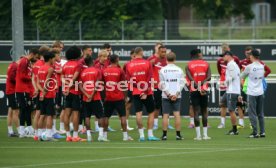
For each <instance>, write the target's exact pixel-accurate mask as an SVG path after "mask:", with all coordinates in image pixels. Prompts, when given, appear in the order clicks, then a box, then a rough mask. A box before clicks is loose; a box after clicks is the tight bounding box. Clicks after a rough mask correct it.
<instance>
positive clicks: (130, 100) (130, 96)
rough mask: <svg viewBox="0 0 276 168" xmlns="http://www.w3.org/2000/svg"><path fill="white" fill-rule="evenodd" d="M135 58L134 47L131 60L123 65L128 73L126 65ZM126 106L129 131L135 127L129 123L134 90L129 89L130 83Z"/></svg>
mask: <svg viewBox="0 0 276 168" xmlns="http://www.w3.org/2000/svg"><path fill="white" fill-rule="evenodd" d="M134 58H135V54H134V49H132V50H131V51H130V61H127V62H126V63H125V64H124V66H123V70H124V72H125V74H126V67H127V65H128V64H129V63H130V62H131V61H132V60H133V59H134ZM125 106H126V122H127V130H128V131H132V130H134V128H131V127H130V126H129V123H128V117H129V114H130V110H131V106H132V92H131V91H130V89H129V85H128V91H127V98H126V103H125Z"/></svg>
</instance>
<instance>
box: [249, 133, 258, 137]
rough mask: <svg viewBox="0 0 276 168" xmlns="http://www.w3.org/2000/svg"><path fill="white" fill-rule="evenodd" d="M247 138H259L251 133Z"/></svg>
mask: <svg viewBox="0 0 276 168" xmlns="http://www.w3.org/2000/svg"><path fill="white" fill-rule="evenodd" d="M248 138H259V135H258V134H254V133H252V134H250V135H249V136H248Z"/></svg>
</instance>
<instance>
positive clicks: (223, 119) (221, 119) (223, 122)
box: [220, 117, 225, 125]
mask: <svg viewBox="0 0 276 168" xmlns="http://www.w3.org/2000/svg"><path fill="white" fill-rule="evenodd" d="M220 123H221V124H223V125H225V117H220Z"/></svg>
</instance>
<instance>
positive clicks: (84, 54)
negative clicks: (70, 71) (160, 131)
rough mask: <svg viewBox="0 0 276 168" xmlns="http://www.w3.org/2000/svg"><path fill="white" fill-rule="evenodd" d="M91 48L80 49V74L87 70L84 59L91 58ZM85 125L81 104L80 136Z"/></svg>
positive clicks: (83, 131)
mask: <svg viewBox="0 0 276 168" xmlns="http://www.w3.org/2000/svg"><path fill="white" fill-rule="evenodd" d="M92 53H93V52H92V48H91V47H90V46H88V45H84V46H83V47H82V57H81V59H80V60H79V62H80V64H81V66H82V69H81V72H82V71H83V70H84V69H86V68H87V65H86V64H85V61H84V60H85V58H86V57H92ZM80 98H81V102H82V95H81V97H80ZM84 124H85V111H84V107H83V104H81V110H80V118H79V132H81V133H82V134H85V133H86V129H85V127H84V126H83V125H84Z"/></svg>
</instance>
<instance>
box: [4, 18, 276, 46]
mask: <svg viewBox="0 0 276 168" xmlns="http://www.w3.org/2000/svg"><path fill="white" fill-rule="evenodd" d="M11 30H12V28H11V26H9V25H0V31H1V32H2V33H0V40H11V38H12V36H11V32H12V31H11ZM24 38H25V40H37V41H40V40H53V39H60V40H219V39H276V21H271V23H267V24H263V25H257V24H256V22H255V20H234V19H230V20H189V21H176V20H145V21H135V20H134V21H133V20H132V21H93V20H92V21H74V22H51V23H49V24H46V25H45V24H44V26H42V25H41V24H39V23H37V22H28V21H25V22H24Z"/></svg>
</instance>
